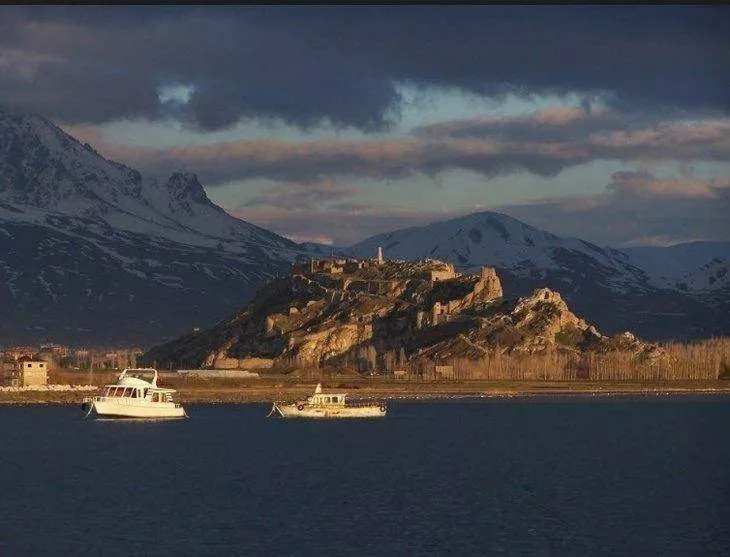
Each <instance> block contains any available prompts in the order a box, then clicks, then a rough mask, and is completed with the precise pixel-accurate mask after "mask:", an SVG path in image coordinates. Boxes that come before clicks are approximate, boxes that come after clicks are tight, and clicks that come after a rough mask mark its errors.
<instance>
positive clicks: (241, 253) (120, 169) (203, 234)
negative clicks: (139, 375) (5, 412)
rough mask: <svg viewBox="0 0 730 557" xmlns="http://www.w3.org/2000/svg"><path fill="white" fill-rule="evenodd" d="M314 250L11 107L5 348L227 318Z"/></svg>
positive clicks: (1, 314)
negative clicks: (106, 155)
mask: <svg viewBox="0 0 730 557" xmlns="http://www.w3.org/2000/svg"><path fill="white" fill-rule="evenodd" d="M304 252H305V250H304V249H303V248H302V247H300V246H299V245H298V244H296V243H294V242H292V241H290V240H287V239H285V238H283V237H281V236H278V235H277V234H274V233H272V232H269V231H267V230H264V229H262V228H259V227H257V226H254V225H252V224H249V223H247V222H244V221H242V220H240V219H237V218H235V217H233V216H231V215H229V214H228V213H226V212H225V211H224V210H223V209H221V208H220V207H218V206H216V205H215V204H213V203H212V202H211V201H210V200H209V199H208V197H207V195H206V194H205V190H204V189H203V186H202V185H201V184H200V182H199V181H198V179H197V177H196V176H195V175H194V174H173V175H172V176H171V177H170V178H169V180H167V181H166V182H162V183H158V182H156V181H154V180H145V179H144V178H143V177H142V176H141V175H140V173H139V172H137V171H136V170H134V169H132V168H129V167H127V166H124V165H122V164H119V163H117V162H114V161H111V160H107V159H105V158H104V157H102V156H101V155H100V154H99V153H97V152H96V151H94V149H93V148H92V147H91V146H89V145H88V144H84V145H82V144H81V143H79V142H78V141H76V140H75V139H74V138H72V137H71V136H69V135H68V134H66V133H64V132H63V131H62V130H60V129H59V128H58V127H57V126H55V125H54V124H52V123H51V122H49V121H48V120H45V119H44V118H42V117H39V116H32V115H27V114H23V113H19V112H15V111H9V110H0V308H2V311H0V344H2V343H7V344H9V343H12V342H27V341H31V340H36V339H38V340H43V339H44V338H47V337H50V338H53V339H54V340H58V341H65V342H84V343H90V342H103V341H108V342H121V341H129V342H135V343H140V344H143V345H147V344H152V343H155V342H159V341H161V340H164V339H165V338H171V337H174V336H177V335H178V334H180V333H181V332H184V331H186V330H188V329H189V328H191V327H193V326H196V325H200V326H204V325H206V324H209V323H211V322H214V321H215V320H216V319H218V318H220V317H223V316H225V315H227V313H228V312H229V310H230V307H231V306H235V305H238V304H240V303H242V302H245V301H246V300H248V299H249V298H250V297H251V296H253V295H254V294H255V290H256V288H257V287H258V286H259V285H261V284H262V283H263V282H266V281H267V280H269V279H271V278H272V277H273V276H276V275H278V274H280V273H284V272H288V270H289V267H290V263H291V262H292V261H293V260H294V259H295V258H296V257H297V256H300V255H302V254H303V253H304Z"/></svg>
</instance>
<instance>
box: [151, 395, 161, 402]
mask: <svg viewBox="0 0 730 557" xmlns="http://www.w3.org/2000/svg"><path fill="white" fill-rule="evenodd" d="M152 402H160V393H152Z"/></svg>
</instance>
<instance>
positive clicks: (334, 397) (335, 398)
mask: <svg viewBox="0 0 730 557" xmlns="http://www.w3.org/2000/svg"><path fill="white" fill-rule="evenodd" d="M332 402H334V403H335V404H337V403H338V402H340V399H339V397H336V396H333V397H332Z"/></svg>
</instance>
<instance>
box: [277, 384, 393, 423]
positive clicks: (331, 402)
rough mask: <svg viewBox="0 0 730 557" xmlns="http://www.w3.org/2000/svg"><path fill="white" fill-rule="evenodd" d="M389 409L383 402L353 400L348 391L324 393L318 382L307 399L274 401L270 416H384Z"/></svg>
mask: <svg viewBox="0 0 730 557" xmlns="http://www.w3.org/2000/svg"><path fill="white" fill-rule="evenodd" d="M387 411H388V408H387V406H386V405H385V403H383V402H376V403H372V402H354V403H353V402H351V401H348V400H347V394H346V393H323V392H322V384H321V383H318V384H317V388H316V389H314V394H313V395H312V396H308V397H307V400H301V401H299V402H294V403H290V404H287V403H285V402H274V406H273V407H272V408H271V411H270V412H269V414H268V416H267V417H269V416H272V415H278V416H281V417H282V418H382V417H383V416H385V413H386V412H387Z"/></svg>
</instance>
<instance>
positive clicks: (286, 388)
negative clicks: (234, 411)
mask: <svg viewBox="0 0 730 557" xmlns="http://www.w3.org/2000/svg"><path fill="white" fill-rule="evenodd" d="M315 384H316V380H312V381H306V382H305V381H279V382H277V381H259V382H254V381H245V382H242V381H235V380H233V381H232V380H225V379H223V380H202V381H185V380H170V381H166V383H165V386H166V387H170V388H173V389H177V391H178V392H177V400H178V401H179V402H182V403H185V404H196V403H211V404H212V403H223V404H225V403H270V402H272V401H274V400H288V401H294V400H300V399H303V398H304V397H306V396H307V395H309V394H311V393H312V390H313V389H314V385H315ZM323 386H324V389H325V391H333V392H334V391H339V392H347V393H349V395H350V398H352V399H363V398H377V399H384V400H393V401H396V400H413V401H418V400H439V399H444V400H447V399H448V400H458V399H460V398H511V397H539V396H546V395H550V396H580V397H588V396H590V397H597V396H600V397H609V396H637V395H639V396H662V395H687V394H730V381H726V380H723V381H653V382H649V381H647V382H631V381H615V382H595V381H535V382H531V381H512V382H510V381H468V382H458V383H457V382H453V381H449V382H447V381H444V382H415V381H413V382H409V381H406V382H393V381H377V380H361V379H355V380H339V379H332V380H324V381H323ZM89 394H93V393H84V392H73V391H17V392H2V393H0V404H21V405H24V404H81V401H82V400H83V397H84V396H88V395H89Z"/></svg>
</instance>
